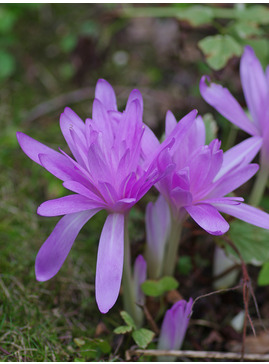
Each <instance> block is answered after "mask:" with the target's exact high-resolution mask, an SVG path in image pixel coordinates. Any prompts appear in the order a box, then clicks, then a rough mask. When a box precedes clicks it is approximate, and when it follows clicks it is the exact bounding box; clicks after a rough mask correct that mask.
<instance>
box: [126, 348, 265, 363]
mask: <svg viewBox="0 0 269 364" xmlns="http://www.w3.org/2000/svg"><path fill="white" fill-rule="evenodd" d="M128 354H129V355H130V356H132V355H145V356H174V357H187V358H207V359H226V360H229V359H231V360H240V359H241V354H240V353H231V352H228V353H222V352H220V351H193V350H141V349H137V350H129V351H128ZM244 359H246V360H250V361H269V354H265V355H261V354H245V355H244Z"/></svg>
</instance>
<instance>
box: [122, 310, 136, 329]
mask: <svg viewBox="0 0 269 364" xmlns="http://www.w3.org/2000/svg"><path fill="white" fill-rule="evenodd" d="M120 315H121V317H122V319H123V320H124V322H125V323H126V325H127V326H130V327H132V328H134V329H135V328H136V325H135V323H134V320H133V319H132V317H131V316H130V315H129V314H128V313H127V312H126V311H121V312H120Z"/></svg>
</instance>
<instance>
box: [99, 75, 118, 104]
mask: <svg viewBox="0 0 269 364" xmlns="http://www.w3.org/2000/svg"><path fill="white" fill-rule="evenodd" d="M95 98H96V99H98V100H100V101H101V102H102V104H103V105H104V106H105V108H106V110H114V111H117V100H116V95H115V91H114V89H113V87H112V86H111V85H110V83H108V82H107V81H106V80H104V79H99V80H98V81H97V84H96V88H95Z"/></svg>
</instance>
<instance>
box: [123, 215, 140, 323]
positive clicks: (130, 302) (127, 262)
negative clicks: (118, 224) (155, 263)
mask: <svg viewBox="0 0 269 364" xmlns="http://www.w3.org/2000/svg"><path fill="white" fill-rule="evenodd" d="M128 220H129V215H128V214H126V215H125V221H124V263H123V275H122V285H123V307H124V310H125V311H126V312H128V313H129V315H131V317H132V318H133V320H134V321H135V323H136V325H137V326H141V325H142V322H143V311H142V309H141V308H140V307H138V306H137V304H136V302H135V300H136V298H135V293H134V280H133V277H132V265H131V250H130V240H129V233H128Z"/></svg>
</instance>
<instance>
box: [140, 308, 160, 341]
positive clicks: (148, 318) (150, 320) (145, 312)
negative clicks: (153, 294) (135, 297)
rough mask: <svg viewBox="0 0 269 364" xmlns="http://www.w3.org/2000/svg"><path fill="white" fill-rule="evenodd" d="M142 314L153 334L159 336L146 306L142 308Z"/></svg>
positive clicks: (158, 331)
mask: <svg viewBox="0 0 269 364" xmlns="http://www.w3.org/2000/svg"><path fill="white" fill-rule="evenodd" d="M143 310H144V314H145V316H146V319H147V320H148V323H149V324H150V326H151V328H152V330H153V331H154V332H155V334H156V335H159V333H160V330H159V328H158V326H157V325H156V323H155V321H154V320H153V318H152V316H151V314H150V312H149V310H148V309H147V307H146V305H144V306H143Z"/></svg>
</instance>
